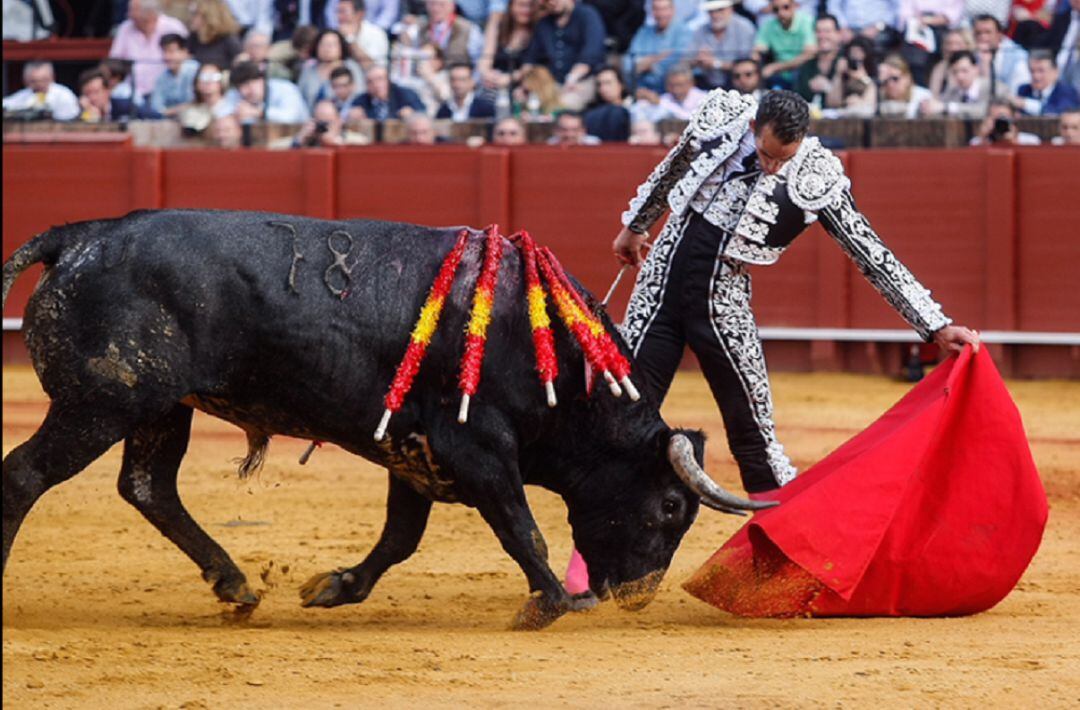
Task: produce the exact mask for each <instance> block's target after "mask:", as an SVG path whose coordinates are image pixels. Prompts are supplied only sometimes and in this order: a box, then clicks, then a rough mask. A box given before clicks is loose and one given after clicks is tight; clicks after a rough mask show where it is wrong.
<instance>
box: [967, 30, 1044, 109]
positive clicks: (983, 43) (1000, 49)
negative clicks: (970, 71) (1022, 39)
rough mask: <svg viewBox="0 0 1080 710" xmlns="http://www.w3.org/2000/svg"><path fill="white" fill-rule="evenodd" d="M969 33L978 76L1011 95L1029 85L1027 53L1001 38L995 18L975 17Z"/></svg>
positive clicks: (1002, 33)
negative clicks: (973, 47) (977, 67)
mask: <svg viewBox="0 0 1080 710" xmlns="http://www.w3.org/2000/svg"><path fill="white" fill-rule="evenodd" d="M972 31H973V32H974V34H975V56H976V57H977V58H978V66H979V73H980V74H981V75H982V76H984V77H987V78H988V79H989V78H991V77H992V78H993V80H994V81H1000V82H1002V83H1004V84H1005V86H1007V87H1008V88H1009V91H1010V92H1012V93H1014V94H1015V93H1016V92H1017V91H1018V90H1019V89H1020V87H1021V86H1022V85H1024V84H1029V83H1031V74H1030V73H1029V72H1028V64H1027V62H1028V55H1027V52H1026V51H1025V50H1024V48H1023V47H1021V46H1020V45H1018V44H1016V43H1015V42H1013V41H1012V40H1011V39H1009V38H1008V37H1006V36H1005V34H1004V32H1003V29H1002V26H1001V25H1000V24H999V23H998V21H997V19H996V18H994V17H993V16H991V15H979V16H978V17H976V18H975V21H974V22H973V23H972Z"/></svg>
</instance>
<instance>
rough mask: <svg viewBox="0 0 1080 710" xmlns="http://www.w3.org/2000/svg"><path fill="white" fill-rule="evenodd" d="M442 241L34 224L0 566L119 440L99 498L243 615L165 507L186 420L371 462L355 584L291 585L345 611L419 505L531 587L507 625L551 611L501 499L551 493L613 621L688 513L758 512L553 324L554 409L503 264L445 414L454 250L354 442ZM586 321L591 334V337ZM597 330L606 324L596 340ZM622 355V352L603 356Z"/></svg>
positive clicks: (460, 326)
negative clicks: (142, 520)
mask: <svg viewBox="0 0 1080 710" xmlns="http://www.w3.org/2000/svg"><path fill="white" fill-rule="evenodd" d="M456 234H457V230H454V229H430V228H425V227H418V226H412V225H404V224H393V223H385V222H374V221H348V222H329V221H320V220H314V219H305V218H299V217H290V216H285V215H271V214H257V213H241V212H215V211H176V210H170V211H150V212H138V213H133V214H130V215H128V216H126V217H123V218H120V219H116V220H103V221H95V222H84V223H79V224H72V225H67V226H65V227H60V228H55V229H52V230H49V231H48V232H45V233H43V234H42V235H39V236H38V237H36V238H35V239H33V240H31V241H30V242H28V243H27V244H26V245H24V246H23V247H21V248H20V249H19V250H17V251H16V253H15V254H14V255H13V256H12V257H11V259H10V260H9V261H8V262H7V263H5V264H4V285H3V289H4V292H3V293H4V300H5V301H6V300H7V294H8V292H9V289H10V287H11V284H12V283H13V281H14V280H15V278H16V277H17V276H18V274H19V273H20V272H21V271H22V270H24V269H25V268H26V267H28V266H29V265H30V264H33V263H37V262H42V263H44V264H45V265H46V271H45V274H44V276H43V277H42V280H41V282H40V283H39V284H38V287H37V289H36V291H35V292H34V294H33V296H32V297H31V299H30V302H29V304H28V306H27V309H26V317H25V333H26V341H27V345H28V348H29V351H30V354H31V357H32V360H33V363H34V367H35V369H36V371H37V374H38V377H39V378H40V379H41V383H42V385H43V387H44V389H45V391H46V392H47V393H48V395H49V397H50V399H51V403H50V405H49V410H48V414H47V415H46V417H45V420H44V422H43V423H42V424H41V427H40V428H39V429H38V431H37V432H36V433H35V434H34V435H33V436H32V437H31V438H30V439H29V440H28V441H26V442H25V443H23V444H22V445H21V446H19V447H17V448H15V449H14V450H13V451H12V452H11V453H10V454H9V455H8V456H7V457H5V458H4V464H3V515H4V521H3V544H4V549H3V563H4V565H5V567H6V565H7V559H8V553H9V552H10V549H11V545H12V543H13V541H14V539H15V536H16V534H17V532H18V529H19V526H20V524H21V523H22V521H23V519H24V518H25V516H26V514H27V513H28V512H29V510H30V508H31V507H32V506H33V504H34V503H35V501H37V500H38V498H39V497H40V496H41V495H42V494H43V493H44V492H45V491H46V490H48V489H49V488H51V487H52V486H55V485H56V484H58V483H61V482H63V481H65V480H67V479H69V478H71V477H72V476H74V475H75V474H77V473H79V472H80V471H81V470H83V469H84V468H85V467H86V466H87V465H89V464H90V463H91V462H92V461H94V460H95V459H96V458H98V457H99V456H100V455H101V454H102V453H104V452H105V451H106V450H107V449H108V448H110V447H111V446H113V445H114V444H115V443H117V442H119V441H123V442H124V454H123V465H122V467H121V471H120V478H119V484H118V485H119V490H120V494H121V496H123V498H124V499H125V500H127V501H128V502H129V503H131V504H132V505H134V506H135V507H136V508H137V509H138V510H139V512H140V513H142V514H143V516H145V517H146V518H147V520H149V521H150V523H152V524H153V525H154V526H155V527H156V528H157V529H158V530H159V531H160V532H161V533H162V534H163V535H165V536H166V537H167V538H169V539H170V540H172V541H173V543H175V544H176V545H177V546H178V547H179V548H180V549H181V550H183V551H184V552H185V553H186V554H187V555H188V556H189V557H190V558H191V559H192V560H193V561H194V562H195V563H196V564H197V565H198V566H199V568H200V569H201V570H202V574H203V577H204V578H205V579H206V580H207V581H208V582H209V583H211V584H212V585H213V589H214V592H215V593H216V594H217V596H218V598H219V599H221V600H222V601H225V602H230V603H234V604H238V605H241V606H247V607H251V606H253V605H255V604H257V603H258V597H257V596H256V595H255V594H254V593H253V591H252V590H251V588H250V587H249V586H248V584H247V581H246V579H245V577H244V574H243V573H242V572H241V571H240V570H239V569H238V568H237V566H236V564H235V563H234V562H233V561H232V560H231V559H230V558H229V555H228V554H227V553H226V552H225V551H224V550H223V549H222V548H221V547H220V546H219V545H218V544H217V543H216V542H215V541H214V540H213V539H211V538H210V536H209V535H208V534H207V533H206V532H205V531H204V530H203V529H202V528H201V527H199V525H198V524H197V523H196V522H195V521H194V520H192V518H191V517H190V516H189V515H188V513H187V511H186V510H185V508H184V506H183V503H182V502H181V500H180V497H179V494H178V492H177V484H176V480H177V471H178V468H179V465H180V461H181V459H182V458H183V456H184V452H185V450H186V448H187V444H188V438H189V435H190V426H191V416H192V410H193V409H200V410H203V411H205V412H208V413H210V414H213V415H215V416H218V417H220V418H222V419H225V420H227V421H230V422H233V423H235V424H236V425H238V426H239V427H241V428H242V429H244V430H245V431H246V432H247V435H248V440H249V454H248V458H247V460H246V461H245V464H244V465H243V466H242V472H245V471H249V470H251V469H253V468H256V467H257V466H258V465H259V463H260V462H261V459H262V456H263V454H264V451H265V446H266V443H267V442H268V440H269V437H270V436H271V435H273V434H284V435H288V436H294V437H301V438H306V439H313V440H321V441H327V442H333V443H334V444H337V445H338V446H340V447H342V448H344V449H345V450H347V451H350V452H352V453H354V454H357V455H359V456H362V457H364V458H366V459H368V460H370V461H373V462H376V463H378V464H380V465H382V466H385V467H386V468H387V469H388V471H389V473H390V475H389V494H388V499H387V513H386V523H385V527H384V529H383V532H382V535H381V537H380V538H379V541H378V542H377V544H376V545H375V547H374V549H373V550H372V551H371V553H370V554H369V555H368V556H367V558H366V559H365V560H364V561H363V562H361V563H360V564H359V565H356V566H355V567H351V568H349V569H340V570H336V571H334V572H330V573H326V574H323V575H318V576H316V577H314V578H313V579H312V580H310V581H309V582H308V583H307V584H306V585H304V587H303V588H302V589H301V596H302V599H303V603H304V604H305V605H308V606H325V607H329V606H336V605H339V604H349V603H356V602H360V601H363V600H364V599H365V598H366V597H367V596H368V594H369V593H370V592H371V590H372V588H373V586H374V585H375V583H376V581H377V580H378V579H379V577H380V576H381V575H382V574H383V573H384V572H385V571H386V570H387V569H388V568H389V567H390V566H391V565H394V564H396V563H398V562H402V561H403V560H405V559H406V558H408V557H409V555H411V554H412V553H413V551H415V549H416V547H417V545H418V544H419V542H420V538H421V536H422V535H423V532H424V528H425V525H426V523H427V519H428V513H429V511H430V509H431V503H432V501H444V502H460V503H464V504H465V505H469V506H472V507H475V508H476V509H477V510H478V511H479V512H480V514H481V515H482V516H483V518H484V519H485V520H486V521H487V523H488V524H489V525H490V526H491V528H492V530H494V532H495V534H496V535H497V536H498V538H499V541H500V542H501V543H502V545H503V547H504V549H505V550H506V551H507V553H509V555H510V556H511V557H513V558H514V560H516V561H517V563H518V564H519V565H520V566H521V568H522V570H523V571H524V573H525V576H526V577H527V579H528V582H529V589H530V592H531V593H532V594H531V596H530V598H529V600H528V601H527V603H526V605H525V607H524V608H523V609H522V611H521V612H520V613H519V614H518V617H517V619H516V621H515V625H516V626H518V627H521V628H538V627H541V626H544V625H546V624H548V623H551V622H552V621H554V620H555V619H556V618H558V616H559V615H561V614H563V613H564V612H565V611H567V610H568V609H570V608H571V607H572V605H573V602H572V600H571V599H570V598H568V596H567V594H566V592H565V591H564V589H563V587H562V585H561V584H560V582H559V579H558V578H557V577H556V576H555V574H553V573H552V571H551V569H550V567H549V566H548V562H547V550H546V546H545V544H544V540H543V537H542V536H541V534H540V531H539V529H538V528H537V525H536V523H535V521H534V520H533V517H532V514H531V512H530V510H529V507H528V504H527V502H526V498H525V494H524V490H523V485H524V484H526V483H528V484H535V485H540V486H543V487H545V488H547V489H549V490H551V491H554V492H555V493H557V494H559V495H561V496H562V497H563V499H564V500H565V501H566V505H567V508H568V510H569V522H570V524H571V526H572V528H573V537H574V543H575V544H576V545H577V547H578V549H579V550H580V551H581V553H582V555H583V556H584V558H585V560H586V562H587V564H588V566H589V572H590V584H591V586H592V588H593V591H594V592H596V593H597V594H599V595H601V596H604V595H606V593H608V592H609V591H610V592H611V594H612V595H613V596H614V597H615V599H616V601H618V602H620V603H621V604H622V605H623V606H625V607H629V608H634V607H639V606H643V605H644V604H645V603H647V602H648V601H649V600H650V599H651V597H652V595H653V594H654V593H655V590H656V588H657V585H658V584H659V582H660V579H661V577H662V575H663V573H664V571H665V570H666V569H667V567H668V565H669V564H670V561H671V557H672V555H673V554H674V552H675V549H676V547H677V546H678V544H679V541H680V540H681V539H682V536H683V534H684V533H685V532H686V530H687V529H688V528H689V526H690V524H691V523H692V522H693V520H694V518H695V516H696V514H697V511H698V505H699V500H703V502H704V503H705V504H707V505H710V506H711V507H716V508H719V509H725V510H729V511H732V512H734V511H733V510H732V509H734V508H752V507H756V504H752V503H750V502H749V501H743V500H742V499H738V498H735V497H734V496H730V494H726V493H725V492H723V491H722V490H721V489H719V488H718V487H717V486H715V484H712V482H711V481H709V480H707V479H706V478H705V477H704V476H703V475H702V474H703V472H702V471H701V462H702V460H703V446H704V443H703V437H702V436H701V434H700V433H698V432H681V431H673V430H671V429H669V428H668V427H667V425H665V424H664V422H663V421H662V420H661V418H660V415H659V412H658V410H657V405H656V404H655V403H653V402H649V401H648V398H647V397H646V399H643V400H642V401H639V402H636V403H632V402H629V401H627V398H626V397H625V396H624V397H623V398H622V399H616V398H615V397H613V396H612V395H611V394H610V393H608V392H607V391H606V389H604V388H603V387H600V388H597V390H596V391H595V392H594V393H593V395H592V396H587V395H586V388H585V381H584V365H583V359H582V355H581V353H580V351H579V349H578V348H577V346H576V344H574V342H573V341H572V338H571V337H570V335H569V334H568V333H567V331H566V330H565V329H563V328H562V327H560V326H556V328H555V336H556V345H557V350H558V359H559V371H560V376H559V378H558V381H557V383H556V392H557V396H558V400H559V405H558V406H557V407H556V408H549V407H547V406H546V403H545V396H544V391H543V389H542V387H541V386H540V384H539V382H538V380H537V377H536V374H535V359H534V355H533V349H532V344H531V334H530V325H529V320H528V314H527V309H526V300H525V297H524V290H523V283H522V282H523V266H522V259H521V258H520V256H519V253H518V252H517V250H516V249H513V248H507V249H506V250H505V254H504V256H503V259H502V262H501V268H500V279H499V285H498V289H497V292H496V297H495V307H494V312H493V317H492V322H491V326H490V330H489V331H488V353H487V357H486V359H485V361H484V364H483V370H482V381H481V384H480V388H479V391H478V393H477V395H476V396H475V398H474V400H473V403H472V408H471V412H470V417H469V421H468V423H467V424H465V425H462V424H459V423H458V422H457V421H456V419H455V414H456V410H457V407H456V404H457V400H458V395H457V389H456V384H457V370H458V363H459V362H460V360H461V355H462V351H463V341H464V338H463V335H462V334H463V331H464V328H465V323H466V318H467V317H468V313H469V305H470V302H471V295H472V289H473V286H474V284H475V282H476V278H477V275H478V271H479V268H480V265H481V263H482V258H483V250H482V241H483V240H482V239H480V238H478V237H477V238H475V239H473V240H472V241H471V243H470V245H469V247H468V248H467V250H466V252H465V255H464V258H463V260H462V263H461V268H460V270H459V272H458V276H457V279H456V281H455V285H454V288H453V291H452V293H451V296H450V298H448V299H447V302H446V307H445V311H444V314H443V320H442V322H441V324H440V327H439V330H438V332H437V333H436V335H435V337H434V339H433V341H432V343H431V346H430V348H429V351H428V356H427V360H426V361H425V363H424V365H423V367H422V368H421V370H420V373H419V375H418V377H417V379H416V382H415V385H414V387H413V389H412V392H411V394H410V395H409V396H408V398H407V399H406V402H405V405H404V406H403V407H402V409H401V410H400V411H399V412H398V413H397V414H396V415H395V416H394V418H393V420H392V421H391V423H390V427H389V429H388V432H387V436H386V437H385V438H384V439H383V440H382V441H380V442H376V441H375V439H374V438H373V436H372V433H373V432H374V431H375V429H376V426H377V425H378V422H379V418H380V414H381V412H382V409H383V405H382V399H383V396H384V395H385V393H386V390H387V386H388V384H389V383H390V382H391V380H392V378H393V375H394V371H395V368H396V366H397V363H398V362H399V360H400V358H401V357H402V354H403V351H404V348H405V345H406V343H407V342H408V338H409V333H410V331H411V329H412V326H413V323H414V321H415V319H416V316H417V314H418V312H419V310H420V307H421V305H422V304H423V302H424V298H425V296H426V294H427V291H428V289H429V288H430V286H431V284H432V281H433V279H434V277H435V274H436V272H437V270H438V268H439V265H440V264H441V262H442V259H443V257H444V256H445V254H446V253H447V252H448V251H449V250H450V248H451V246H452V245H453V242H454V240H455V237H456ZM605 323H607V321H606V320H605ZM608 326H609V329H610V324H608ZM619 342H620V344H621V340H620V341H619Z"/></svg>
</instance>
